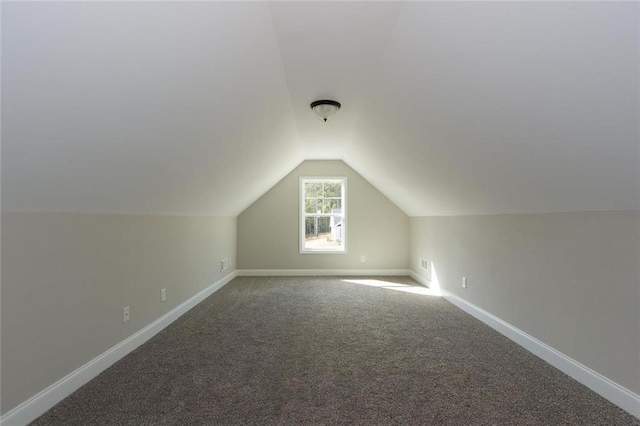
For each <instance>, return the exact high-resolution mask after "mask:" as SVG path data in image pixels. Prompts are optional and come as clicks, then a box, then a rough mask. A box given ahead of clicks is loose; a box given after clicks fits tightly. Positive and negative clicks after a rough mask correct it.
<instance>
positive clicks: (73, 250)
mask: <svg viewBox="0 0 640 426" xmlns="http://www.w3.org/2000/svg"><path fill="white" fill-rule="evenodd" d="M235 241H236V219H235V218H218V217H168V216H129V215H98V214H52V213H3V214H2V308H1V312H2V318H1V319H2V330H1V332H2V366H1V367H2V411H3V413H4V412H7V411H9V410H10V409H11V408H13V407H15V406H16V405H18V404H19V403H21V402H23V401H24V400H26V399H28V398H30V397H31V396H33V395H34V394H36V393H38V392H39V391H41V390H43V389H44V388H46V387H47V386H49V385H51V384H53V383H55V382H56V381H57V380H59V379H61V378H62V377H64V376H65V375H67V374H68V373H70V372H72V371H73V370H75V369H77V368H78V367H80V366H82V365H84V364H85V363H87V362H88V361H90V360H91V359H93V358H94V357H96V356H97V355H99V354H101V353H102V352H104V351H105V350H107V349H109V348H110V347H112V346H113V345H115V344H117V343H119V342H120V341H122V340H124V339H125V338H127V337H129V336H130V335H132V334H134V333H135V332H137V331H138V330H140V329H142V328H143V327H145V326H146V325H148V324H150V323H151V322H153V321H155V320H156V319H158V318H159V317H161V316H162V315H164V314H165V313H167V312H168V311H170V310H171V309H173V308H175V307H176V306H177V305H179V304H180V303H182V302H184V301H185V300H187V299H189V298H190V297H192V296H194V295H195V294H197V293H198V292H200V291H201V290H203V289H205V288H206V287H208V286H209V285H210V284H213V283H214V282H216V281H218V280H220V279H221V278H222V277H223V276H224V275H226V274H228V273H229V272H231V271H233V270H234V269H235V253H236V245H235ZM223 257H230V258H231V265H230V269H229V271H226V272H224V273H222V272H220V268H219V261H220V259H222V258H223ZM161 288H166V289H167V301H166V302H164V303H161V302H160V289H161ZM127 305H129V306H130V307H131V320H130V321H129V322H127V323H123V322H122V308H123V307H124V306H127Z"/></svg>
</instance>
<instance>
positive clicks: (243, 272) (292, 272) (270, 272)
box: [237, 269, 411, 277]
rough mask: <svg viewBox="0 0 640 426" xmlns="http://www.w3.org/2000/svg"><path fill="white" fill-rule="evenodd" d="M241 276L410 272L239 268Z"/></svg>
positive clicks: (394, 271) (405, 271) (395, 272)
mask: <svg viewBox="0 0 640 426" xmlns="http://www.w3.org/2000/svg"><path fill="white" fill-rule="evenodd" d="M237 272H238V276H239V277H260V276H262V277H311V276H317V277H326V276H336V275H337V276H342V275H345V276H372V275H383V276H391V275H401V276H407V275H409V274H410V272H411V271H410V270H408V269H238V271H237Z"/></svg>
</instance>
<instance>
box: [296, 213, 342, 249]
mask: <svg viewBox="0 0 640 426" xmlns="http://www.w3.org/2000/svg"><path fill="white" fill-rule="evenodd" d="M341 221H342V218H341V217H339V216H319V217H307V218H305V230H306V233H305V234H306V235H305V242H304V248H306V249H331V248H340V246H341V245H342V239H343V237H342V225H341Z"/></svg>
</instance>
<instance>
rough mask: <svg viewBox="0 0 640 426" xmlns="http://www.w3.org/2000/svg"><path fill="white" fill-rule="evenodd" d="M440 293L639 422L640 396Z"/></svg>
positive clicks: (507, 325) (522, 333)
mask: <svg viewBox="0 0 640 426" xmlns="http://www.w3.org/2000/svg"><path fill="white" fill-rule="evenodd" d="M413 275H414V274H412V276H413ZM414 279H415V277H414ZM441 292H442V295H443V297H444V298H445V299H446V300H447V301H449V302H451V303H452V304H453V305H455V306H457V307H458V308H460V309H462V310H463V311H465V312H467V313H468V314H470V315H472V316H474V317H475V318H477V319H479V320H480V321H482V322H484V323H485V324H487V325H488V326H489V327H491V328H493V329H494V330H496V331H498V332H499V333H501V334H503V335H505V336H506V337H508V338H509V339H511V340H513V341H514V342H516V343H517V344H519V345H520V346H522V347H524V348H525V349H527V350H528V351H529V352H531V353H533V354H534V355H536V356H538V357H539V358H541V359H543V360H544V361H546V362H548V363H549V364H551V365H553V366H554V367H556V368H557V369H558V370H560V371H562V372H563V373H565V374H567V375H568V376H569V377H571V378H573V379H575V380H576V381H578V382H579V383H582V384H583V385H585V386H586V387H588V388H589V389H591V390H592V391H594V392H595V393H597V394H598V395H600V396H602V397H603V398H605V399H607V400H609V401H610V402H612V403H613V404H615V405H617V406H618V407H620V408H622V409H623V410H625V411H627V412H629V413H630V414H631V415H633V416H635V417H637V418H639V419H640V395H637V394H635V393H634V392H631V391H630V390H628V389H626V388H625V387H623V386H620V385H619V384H617V383H615V382H614V381H612V380H610V379H608V378H606V377H605V376H603V375H601V374H600V373H597V372H595V371H593V370H592V369H590V368H589V367H587V366H585V365H583V364H581V363H579V362H578V361H576V360H574V359H572V358H570V357H568V356H566V355H565V354H563V353H562V352H559V351H557V350H556V349H554V348H552V347H551V346H549V345H547V344H546V343H543V342H541V341H540V340H538V339H536V338H535V337H533V336H530V335H529V334H527V333H525V332H524V331H522V330H520V329H518V328H516V327H514V326H512V325H511V324H509V323H507V322H505V321H503V320H501V319H500V318H498V317H496V316H495V315H493V314H491V313H489V312H487V311H485V310H484V309H482V308H479V307H478V306H476V305H474V304H472V303H469V302H467V301H466V300H464V299H462V298H461V297H459V296H457V295H455V294H453V293H451V292H448V291H446V290H441Z"/></svg>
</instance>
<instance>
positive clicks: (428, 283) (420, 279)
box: [409, 271, 431, 287]
mask: <svg viewBox="0 0 640 426" xmlns="http://www.w3.org/2000/svg"><path fill="white" fill-rule="evenodd" d="M409 276H410V277H411V278H413V279H414V280H416V281H417V282H419V283H420V284H422V285H423V286H425V287H431V281H429V280H428V279H426V278H425V277H423V276H421V275H418V274H416V273H415V272H413V271H409Z"/></svg>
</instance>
